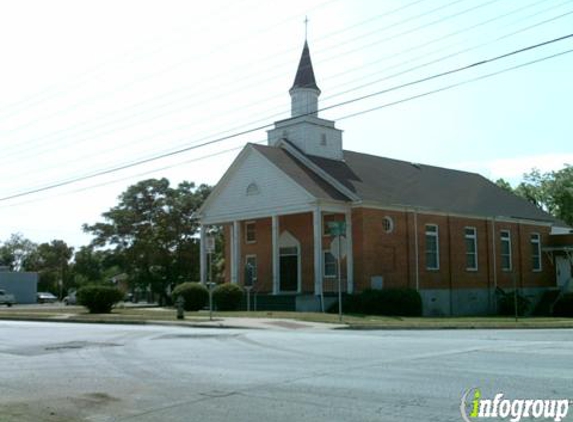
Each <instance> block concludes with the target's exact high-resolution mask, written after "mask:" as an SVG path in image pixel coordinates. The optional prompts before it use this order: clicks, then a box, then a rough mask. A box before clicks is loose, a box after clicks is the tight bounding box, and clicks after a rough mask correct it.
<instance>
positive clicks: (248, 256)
mask: <svg viewBox="0 0 573 422" xmlns="http://www.w3.org/2000/svg"><path fill="white" fill-rule="evenodd" d="M250 259H254V260H255V270H254V271H253V284H252V285H253V286H254V285H255V284H256V283H257V281H258V278H259V277H258V271H259V263H258V262H257V255H254V254H252V255H245V267H246V266H247V264H248V263H249V260H250ZM243 284H244V285H245V286H246V285H247V280H246V278H245V280H243Z"/></svg>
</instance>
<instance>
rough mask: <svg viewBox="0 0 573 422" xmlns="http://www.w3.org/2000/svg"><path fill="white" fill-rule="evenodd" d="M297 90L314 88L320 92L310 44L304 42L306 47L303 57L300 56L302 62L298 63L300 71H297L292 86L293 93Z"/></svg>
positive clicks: (303, 50)
mask: <svg viewBox="0 0 573 422" xmlns="http://www.w3.org/2000/svg"><path fill="white" fill-rule="evenodd" d="M295 88H312V89H316V90H318V91H319V95H320V89H319V88H318V85H316V79H315V78H314V69H313V68H312V61H311V60H310V51H309V49H308V42H307V41H306V40H305V41H304V47H303V49H302V55H301V56H300V61H299V63H298V69H297V71H296V76H295V77H294V83H293V85H292V88H291V89H290V90H291V91H292V90H293V89H295Z"/></svg>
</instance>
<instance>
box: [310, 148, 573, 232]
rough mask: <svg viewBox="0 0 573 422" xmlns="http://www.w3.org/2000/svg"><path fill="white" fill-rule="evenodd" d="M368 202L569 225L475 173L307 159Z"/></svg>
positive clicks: (358, 156) (349, 157)
mask: <svg viewBox="0 0 573 422" xmlns="http://www.w3.org/2000/svg"><path fill="white" fill-rule="evenodd" d="M308 158H309V159H310V160H312V161H313V162H314V163H315V164H316V165H318V166H319V167H320V168H322V169H323V170H324V171H326V172H327V173H328V174H329V175H330V176H332V177H333V178H335V179H336V180H337V181H338V182H340V183H341V184H342V185H344V186H345V187H346V188H348V189H349V190H350V191H352V192H353V193H355V194H356V195H357V196H358V197H359V198H360V199H362V200H363V201H373V202H377V203H381V204H383V205H387V206H412V207H419V208H420V209H421V210H424V209H428V210H433V211H442V212H451V213H460V214H468V215H479V216H487V217H502V216H503V217H514V218H523V219H531V220H542V221H548V222H553V223H557V224H558V225H565V224H564V223H563V222H561V221H559V220H557V219H555V218H554V217H552V216H551V215H549V214H547V213H545V212H544V211H542V210H540V209H539V208H537V207H536V206H534V205H533V204H531V203H529V202H527V201H526V200H524V199H522V198H519V197H518V196H516V195H513V194H511V193H509V192H507V191H505V190H503V189H501V188H499V187H498V186H496V185H495V184H494V183H492V182H491V181H489V180H487V179H486V178H484V177H482V176H480V175H479V174H476V173H468V172H464V171H458V170H451V169H445V168H440V167H434V166H427V165H424V164H413V163H409V162H406V161H399V160H393V159H390V158H384V157H377V156H373V155H368V154H362V153H358V152H353V151H344V161H337V160H331V159H327V158H322V157H315V156H308Z"/></svg>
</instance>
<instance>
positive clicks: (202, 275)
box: [199, 224, 207, 284]
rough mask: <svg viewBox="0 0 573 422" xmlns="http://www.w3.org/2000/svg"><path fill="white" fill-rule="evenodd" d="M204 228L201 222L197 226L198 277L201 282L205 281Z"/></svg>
mask: <svg viewBox="0 0 573 422" xmlns="http://www.w3.org/2000/svg"><path fill="white" fill-rule="evenodd" d="M206 232H207V230H206V228H205V226H204V225H203V224H201V227H200V228H199V235H200V238H199V279H200V281H201V283H202V284H205V283H206V282H207V242H206V239H205V237H206Z"/></svg>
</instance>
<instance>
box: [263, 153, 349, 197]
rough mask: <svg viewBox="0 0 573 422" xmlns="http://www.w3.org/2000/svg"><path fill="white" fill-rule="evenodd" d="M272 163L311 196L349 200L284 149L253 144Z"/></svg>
mask: <svg viewBox="0 0 573 422" xmlns="http://www.w3.org/2000/svg"><path fill="white" fill-rule="evenodd" d="M252 147H253V148H254V149H256V150H257V151H258V152H260V153H261V154H263V155H264V156H265V157H266V158H267V159H268V160H269V161H270V162H272V163H273V164H274V165H276V166H277V167H278V168H280V169H281V170H282V171H283V172H284V173H286V174H287V175H288V176H289V177H290V178H291V179H293V180H294V181H295V182H296V183H297V184H299V185H300V186H302V187H303V188H304V189H305V190H306V191H307V192H309V193H310V194H311V195H313V196H315V197H317V198H321V199H334V200H339V201H348V200H349V199H348V198H347V197H346V196H344V195H343V194H342V193H340V192H339V191H338V190H337V189H335V188H334V187H333V186H331V185H330V184H329V183H328V182H326V181H325V180H324V179H322V178H321V177H319V176H318V175H316V174H315V173H314V172H313V171H312V170H310V169H309V168H308V167H306V166H305V165H304V164H302V163H301V162H300V161H298V160H297V159H295V158H294V157H293V156H292V155H291V154H289V153H288V152H287V151H285V150H284V149H282V148H276V147H269V146H264V145H256V144H252Z"/></svg>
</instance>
